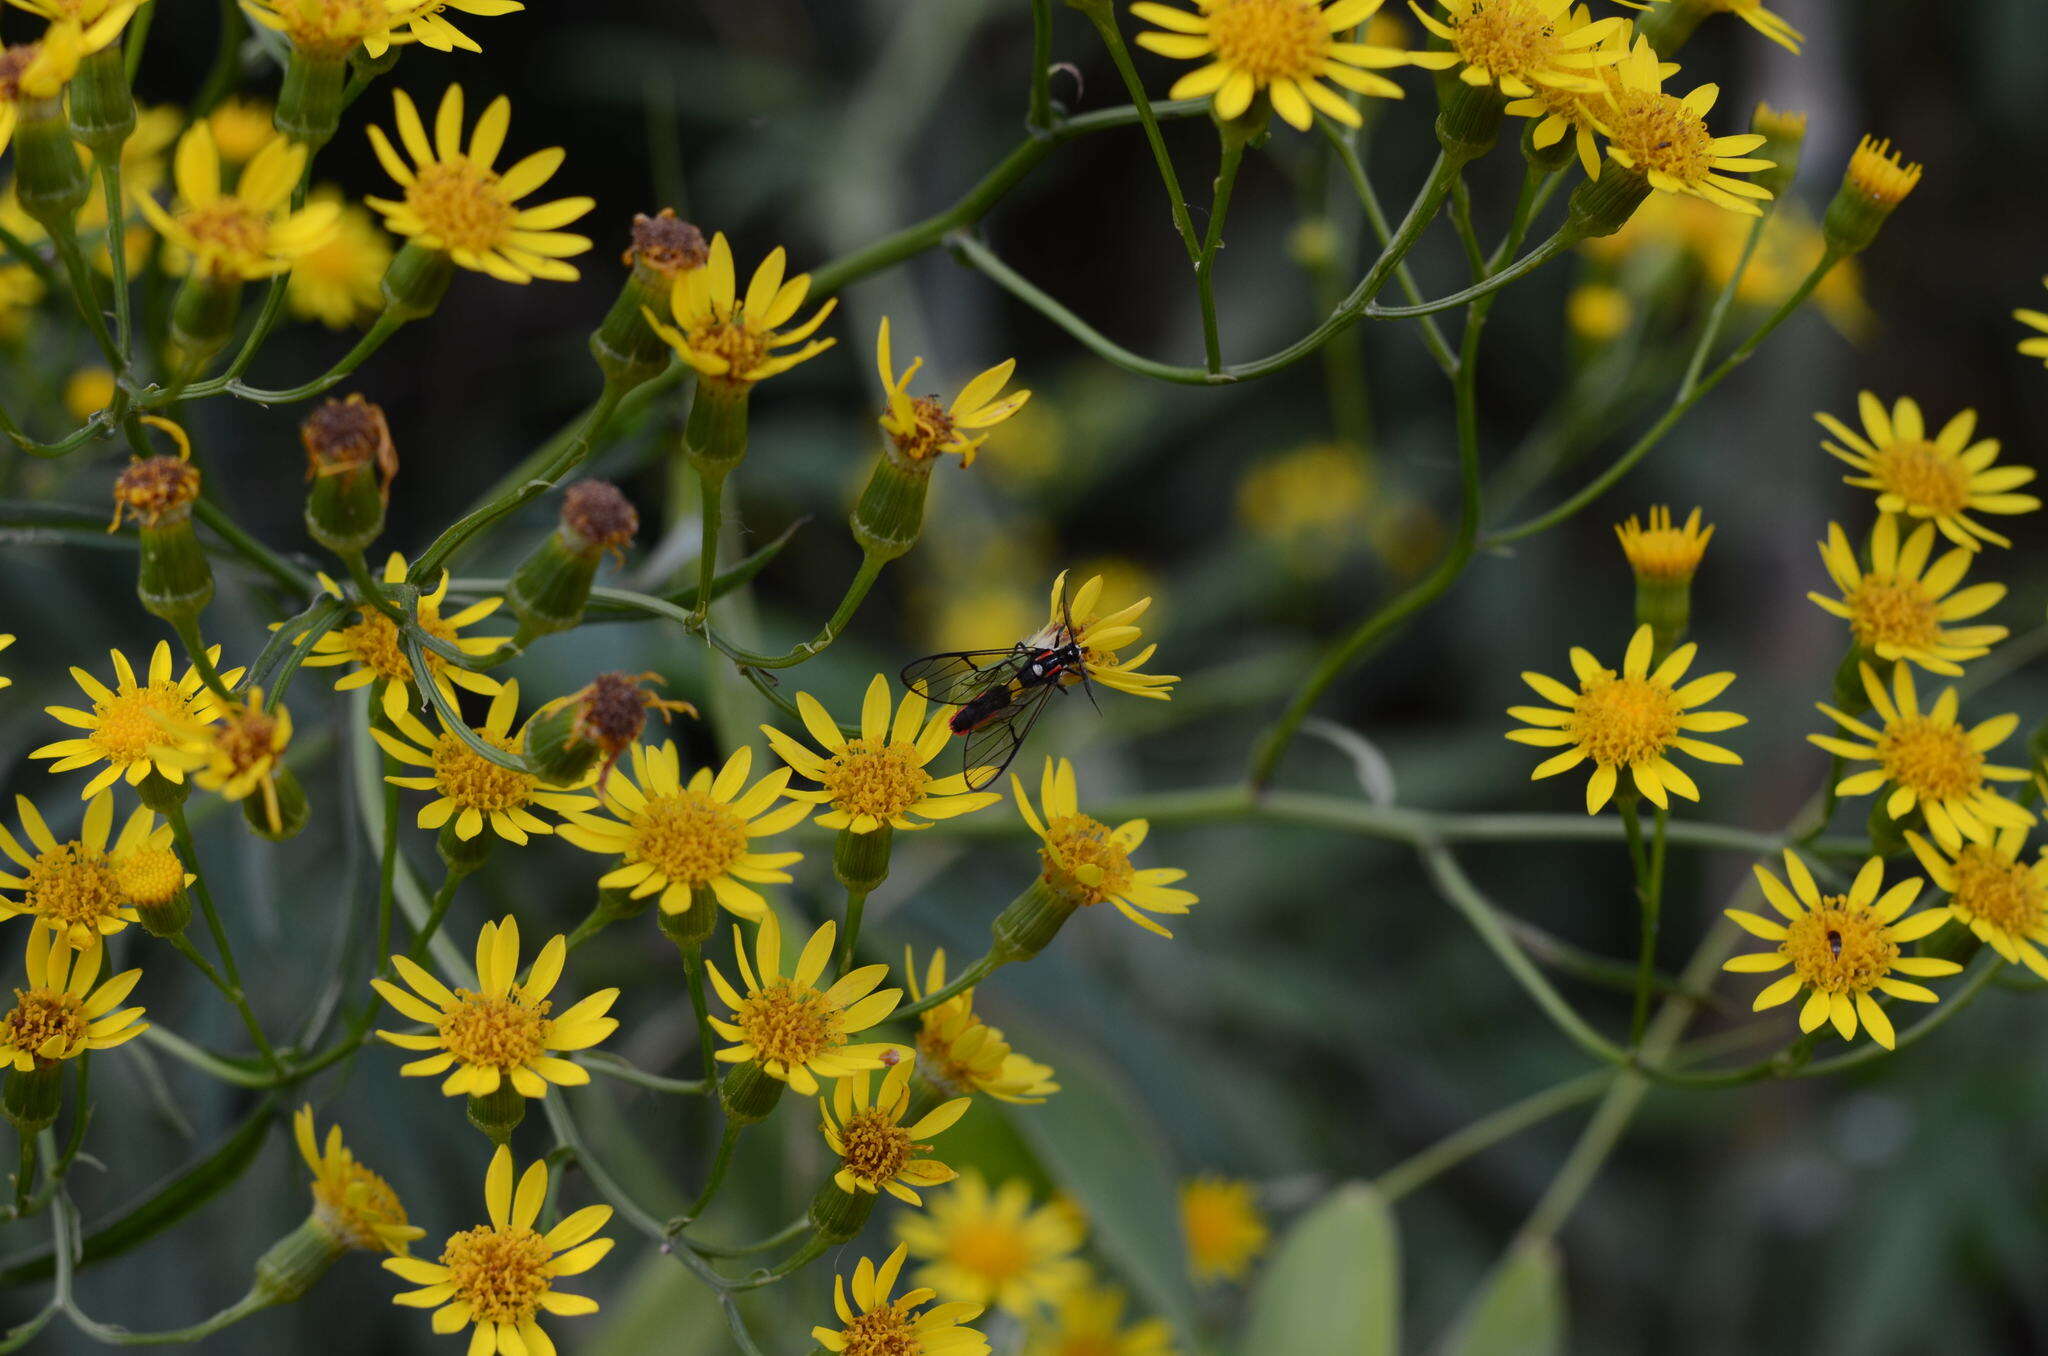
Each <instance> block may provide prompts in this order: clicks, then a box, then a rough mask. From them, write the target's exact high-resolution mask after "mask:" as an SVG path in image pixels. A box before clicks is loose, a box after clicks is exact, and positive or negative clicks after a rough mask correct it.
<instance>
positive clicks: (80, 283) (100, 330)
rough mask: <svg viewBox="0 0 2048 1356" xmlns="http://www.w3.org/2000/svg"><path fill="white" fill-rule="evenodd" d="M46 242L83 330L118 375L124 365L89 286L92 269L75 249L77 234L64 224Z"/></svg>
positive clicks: (93, 288) (98, 301)
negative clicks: (57, 262) (66, 282)
mask: <svg viewBox="0 0 2048 1356" xmlns="http://www.w3.org/2000/svg"><path fill="white" fill-rule="evenodd" d="M50 243H51V244H53V245H55V246H56V247H57V258H58V259H59V260H60V261H62V263H63V265H64V273H65V276H66V277H67V278H69V279H70V282H71V297H72V300H73V301H74V302H76V303H77V306H78V314H79V315H80V316H81V317H82V318H83V319H84V320H85V327H86V328H87V329H88V330H90V331H92V341H93V342H94V343H95V344H97V345H99V349H100V353H101V354H102V355H103V356H104V357H105V358H106V360H107V366H108V367H110V368H112V369H113V370H114V373H115V374H116V375H117V376H118V375H119V374H120V373H121V372H123V371H125V370H126V369H127V364H126V362H124V361H123V360H122V357H121V350H120V348H119V347H118V346H116V344H115V343H114V336H113V335H112V334H111V333H109V332H108V330H107V317H106V315H105V314H104V313H103V312H102V311H101V310H100V298H99V289H98V288H97V287H95V286H93V281H92V270H91V269H90V268H89V267H87V265H86V262H85V255H84V254H83V253H82V252H81V251H80V250H79V248H78V232H76V231H74V230H73V229H71V226H70V224H69V223H66V224H65V225H64V227H63V228H62V229H61V230H55V231H52V232H50Z"/></svg>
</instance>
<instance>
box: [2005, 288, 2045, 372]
mask: <svg viewBox="0 0 2048 1356" xmlns="http://www.w3.org/2000/svg"><path fill="white" fill-rule="evenodd" d="M2041 284H2042V286H2044V287H2048V277H2044V278H2042V279H2041ZM2012 318H2013V319H2014V320H2017V321H2019V322H2020V323H2021V324H2022V325H2025V326H2026V327H2027V328H2029V329H2033V330H2038V331H2040V333H2038V334H2032V335H2029V336H2027V337H2026V338H2025V339H2022V340H2020V344H2019V351H2020V352H2022V353H2024V354H2026V355H2027V356H2028V357H2029V358H2039V359H2040V360H2041V361H2042V362H2043V363H2044V364H2048V312H2043V311H2036V310H2033V309H2031V308H2028V307H2021V308H2020V309H2019V310H2017V311H2014V312H2013V313H2012Z"/></svg>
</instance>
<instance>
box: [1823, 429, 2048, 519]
mask: <svg viewBox="0 0 2048 1356" xmlns="http://www.w3.org/2000/svg"><path fill="white" fill-rule="evenodd" d="M1856 409H1857V413H1858V414H1859V415H1860V416H1861V417H1862V419H1863V431H1862V432H1861V433H1857V432H1855V431H1854V430H1852V429H1851V428H1850V427H1849V426H1848V425H1847V424H1845V423H1843V422H1842V421H1841V420H1839V419H1837V418H1835V417H1834V416H1833V415H1831V414H1816V415H1814V416H1813V417H1814V418H1815V419H1817V420H1819V421H1820V425H1821V427H1822V428H1825V429H1826V430H1827V431H1828V432H1829V433H1831V434H1833V435H1834V437H1835V438H1836V439H1837V440H1838V442H1828V441H1825V440H1823V441H1822V443H1821V446H1822V447H1824V448H1826V449H1827V450H1828V451H1829V452H1830V453H1831V454H1833V455H1834V456H1836V457H1838V458H1840V459H1841V460H1842V461H1844V462H1847V463H1848V464H1849V466H1850V468H1851V469H1853V470H1855V471H1856V472H1857V474H1856V475H1853V476H1843V477H1842V483H1843V484H1844V485H1854V486H1856V487H1857V488H1858V489H1864V490H1875V491H1877V508H1878V512H1880V513H1903V514H1906V515H1907V516H1909V517H1913V518H1927V519H1931V520H1932V521H1933V523H1934V525H1935V526H1936V527H1938V528H1940V529H1941V535H1942V536H1944V537H1947V538H1948V539H1949V540H1950V541H1952V542H1954V543H1955V544H1956V545H1958V546H1967V547H1969V548H1970V549H1971V550H1973V551H1974V550H1976V549H1978V547H1979V546H1981V545H1982V544H1983V543H1984V542H1987V541H1988V542H1990V543H1991V544H1992V545H1994V546H2010V545H2012V542H2011V541H2010V540H2009V539H2007V538H2005V537H2001V536H2000V535H1998V533H1996V532H1993V531H1992V530H1991V529H1990V528H1988V527H1985V526H1984V525H1983V524H1981V523H1979V522H1978V521H1977V520H1976V519H1975V518H1972V517H1971V516H1970V515H1971V514H1973V513H2032V512H2033V511H2034V510H2035V509H2037V508H2039V507H2041V501H2040V500H2039V499H2036V498H2035V497H2034V496H2033V495H2031V494H2014V493H2012V491H2014V490H2016V489H2018V488H2019V487H2020V486H2022V485H2024V484H2026V483H2027V482H2028V481H2031V480H2032V479H2033V478H2034V468H2033V467H2031V466H1995V465H1993V464H1992V463H1994V462H1996V461H1997V460H1998V440H1997V439H1996V438H1982V439H1978V440H1976V441H1974V442H1973V441H1971V439H1972V438H1973V436H1974V435H1975V434H1976V431H1977V412H1976V411H1975V410H1964V411H1963V412H1962V413H1961V414H1958V415H1956V416H1955V417H1954V418H1953V419H1951V420H1949V421H1948V422H1947V423H1946V424H1943V425H1942V426H1941V431H1940V432H1939V433H1937V434H1935V435H1934V436H1933V437H1931V438H1930V437H1928V435H1927V423H1926V420H1925V419H1924V418H1923V417H1922V416H1921V413H1920V406H1919V404H1918V403H1917V402H1915V401H1914V400H1913V399H1911V398H1910V397H1907V396H1901V397H1900V398H1899V399H1898V400H1897V401H1896V402H1895V403H1894V404H1893V405H1892V408H1891V410H1890V411H1889V412H1887V411H1886V410H1885V407H1884V402H1883V401H1881V400H1879V399H1878V398H1877V397H1876V396H1875V395H1873V394H1871V393H1870V392H1869V391H1865V392H1863V393H1862V394H1860V395H1858V396H1857V397H1856Z"/></svg>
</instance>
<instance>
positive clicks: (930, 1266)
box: [895, 1172, 1088, 1315]
mask: <svg viewBox="0 0 2048 1356" xmlns="http://www.w3.org/2000/svg"><path fill="white" fill-rule="evenodd" d="M895 1229H896V1237H897V1238H898V1239H900V1240H902V1242H903V1245H904V1246H905V1247H906V1248H908V1249H909V1252H910V1255H911V1256H912V1257H916V1258H920V1259H923V1261H924V1265H923V1266H922V1267H920V1268H919V1269H918V1272H917V1283H918V1284H919V1285H926V1286H930V1287H931V1288H932V1289H933V1290H935V1291H937V1292H938V1293H939V1294H941V1295H958V1296H959V1297H960V1298H961V1299H963V1300H966V1301H968V1302H970V1303H974V1304H986V1305H992V1306H994V1307H995V1308H998V1309H1005V1310H1008V1311H1009V1312H1010V1313H1012V1314H1018V1315H1024V1314H1029V1313H1031V1312H1032V1311H1034V1310H1035V1309H1037V1308H1038V1306H1039V1305H1041V1304H1053V1303H1057V1302H1058V1301H1059V1300H1060V1299H1061V1298H1062V1297H1063V1296H1065V1295H1066V1294H1067V1293H1068V1292H1069V1291H1071V1290H1073V1289H1074V1288H1075V1287H1077V1286H1081V1285H1085V1284H1087V1282H1088V1264H1087V1263H1086V1262H1083V1261H1082V1260H1081V1259H1080V1258H1078V1257H1075V1256H1074V1252H1075V1250H1076V1249H1078V1248H1079V1247H1080V1246H1081V1243H1082V1240H1083V1239H1084V1238H1085V1237H1086V1235H1087V1226H1086V1225H1085V1224H1084V1223H1082V1222H1081V1221H1080V1220H1079V1219H1077V1218H1076V1217H1075V1216H1074V1214H1073V1213H1072V1212H1071V1211H1068V1210H1064V1209H1062V1208H1060V1207H1059V1206H1058V1205H1042V1206H1039V1207H1038V1208H1037V1209H1033V1208H1032V1206H1031V1187H1030V1186H1029V1184H1027V1183H1026V1182H1024V1181H1023V1180H1022V1179H1021V1178H1012V1179H1011V1180H1009V1181H1007V1182H1004V1183H1003V1184H1002V1186H1001V1187H999V1188H998V1189H996V1190H994V1191H991V1190H989V1187H988V1183H987V1182H986V1181H984V1180H983V1178H982V1176H981V1174H980V1173H978V1172H966V1173H963V1174H961V1177H960V1180H959V1181H958V1182H956V1183H955V1184H954V1185H953V1188H952V1189H951V1190H950V1191H945V1192H941V1193H939V1194H938V1195H936V1196H934V1197H933V1198H932V1203H931V1206H930V1208H929V1209H927V1210H926V1211H924V1212H923V1213H922V1214H909V1213H904V1214H899V1215H897V1216H896V1219H895Z"/></svg>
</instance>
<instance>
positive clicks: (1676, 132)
mask: <svg viewBox="0 0 2048 1356" xmlns="http://www.w3.org/2000/svg"><path fill="white" fill-rule="evenodd" d="M1672 69H1674V68H1673V67H1670V66H1669V65H1668V64H1667V63H1665V62H1662V61H1659V60H1658V59H1657V52H1656V49H1655V48H1653V47H1651V46H1650V40H1649V39H1648V38H1637V39H1636V45H1635V47H1634V48H1632V49H1631V50H1630V52H1629V54H1628V55H1627V56H1626V57H1624V58H1623V59H1622V60H1621V62H1620V64H1618V65H1617V66H1616V67H1615V68H1614V70H1615V75H1616V77H1617V81H1616V87H1615V88H1614V89H1613V90H1611V91H1610V93H1609V103H1608V106H1607V107H1606V108H1605V109H1604V110H1602V111H1601V112H1600V114H1599V123H1600V129H1601V130H1602V131H1603V132H1605V133H1606V134H1607V158H1608V159H1610V160H1612V161H1614V162H1615V163H1616V164H1617V165H1622V166H1625V167H1627V168H1628V169H1631V170H1634V171H1635V172H1636V173H1638V174H1640V175H1642V176H1643V177H1644V178H1645V179H1646V180H1648V181H1649V184H1650V187H1651V188H1654V189H1656V190H1657V191H1659V192H1661V193H1690V194H1692V195H1693V196H1695V197H1699V198H1704V199H1705V200H1706V201H1708V202H1710V203H1713V204H1714V205H1716V206H1718V207H1725V208H1727V209H1728V210H1729V211H1731V212H1739V213H1742V214H1743V215H1744V216H1752V217H1754V216H1761V215H1763V211H1762V209H1761V208H1759V207H1758V206H1757V205H1756V203H1755V202H1754V201H1752V199H1765V200H1768V199H1769V198H1770V196H1771V191H1770V190H1769V189H1767V188H1764V187H1763V186H1761V185H1759V184H1753V183H1751V182H1750V181H1749V180H1747V179H1736V178H1732V177H1730V176H1731V175H1734V174H1744V173H1748V172H1750V171H1752V170H1761V169H1769V168H1771V165H1772V162H1771V161H1769V160H1756V159H1751V158H1748V157H1749V153H1750V152H1751V151H1754V150H1755V149H1757V147H1759V146H1761V145H1763V144H1764V138H1763V137H1762V136H1760V135H1758V134H1757V133H1755V132H1743V133H1740V134H1738V135H1735V136H1726V137H1717V136H1715V135H1714V134H1713V133H1712V132H1711V131H1709V130H1708V128H1707V114H1708V113H1709V112H1710V111H1712V109H1713V107H1714V101H1715V100H1716V99H1718V98H1719V97H1720V94H1721V89H1720V86H1718V85H1701V86H1699V87H1698V88H1697V89H1695V90H1693V92H1692V93H1690V94H1688V95H1686V96H1685V97H1684V98H1680V97H1678V96H1677V95H1675V94H1666V93H1665V92H1664V80H1665V77H1666V75H1667V74H1668V73H1669V72H1670V71H1671V70H1672Z"/></svg>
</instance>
